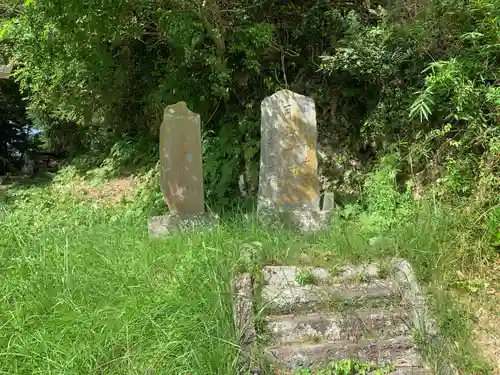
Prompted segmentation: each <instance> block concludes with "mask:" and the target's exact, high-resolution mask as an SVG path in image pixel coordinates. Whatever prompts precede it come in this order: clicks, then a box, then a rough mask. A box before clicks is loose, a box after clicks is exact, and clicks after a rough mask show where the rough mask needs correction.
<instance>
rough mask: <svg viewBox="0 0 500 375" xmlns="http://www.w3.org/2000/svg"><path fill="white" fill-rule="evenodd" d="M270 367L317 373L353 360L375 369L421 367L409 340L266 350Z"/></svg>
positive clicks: (340, 342)
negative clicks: (342, 361)
mask: <svg viewBox="0 0 500 375" xmlns="http://www.w3.org/2000/svg"><path fill="white" fill-rule="evenodd" d="M267 354H268V358H269V360H270V361H271V363H273V364H275V365H276V366H278V367H280V368H283V369H286V370H295V369H297V368H299V367H307V368H311V369H317V368H321V367H325V366H327V365H328V364H329V363H330V362H332V361H338V360H344V359H356V360H358V361H360V362H362V363H367V364H370V365H375V366H384V365H387V364H390V365H392V366H394V367H395V368H397V369H399V368H406V369H408V368H412V367H417V368H419V367H422V365H423V364H422V360H421V357H420V355H419V353H418V352H417V350H416V348H415V346H414V344H413V342H412V339H411V337H397V338H392V339H388V340H363V341H360V342H359V343H352V342H350V341H336V342H332V343H324V344H292V345H288V346H274V347H270V348H269V349H268V353H267Z"/></svg>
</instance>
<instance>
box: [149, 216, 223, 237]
mask: <svg viewBox="0 0 500 375" xmlns="http://www.w3.org/2000/svg"><path fill="white" fill-rule="evenodd" d="M218 223H219V216H217V215H215V214H213V213H208V212H205V213H201V214H193V215H179V214H167V215H163V216H153V217H150V218H149V219H148V230H149V236H150V237H155V238H161V237H167V236H170V235H172V234H174V233H178V232H195V231H197V230H206V229H212V228H213V227H214V226H216V225H217V224H218Z"/></svg>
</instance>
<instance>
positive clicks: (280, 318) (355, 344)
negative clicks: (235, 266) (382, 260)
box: [252, 260, 430, 375]
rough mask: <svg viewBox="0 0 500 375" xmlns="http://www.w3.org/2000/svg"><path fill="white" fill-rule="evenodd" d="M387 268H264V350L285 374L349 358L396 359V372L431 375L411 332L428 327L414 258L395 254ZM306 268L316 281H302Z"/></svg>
mask: <svg viewBox="0 0 500 375" xmlns="http://www.w3.org/2000/svg"><path fill="white" fill-rule="evenodd" d="M383 270H384V269H383V268H381V267H379V266H378V265H376V264H366V265H362V266H353V265H349V266H344V267H340V268H337V269H335V270H332V271H328V270H326V269H322V268H307V267H286V266H266V267H264V268H263V269H262V279H261V280H262V282H263V285H262V287H261V288H260V290H261V293H262V294H261V298H259V300H260V301H261V303H262V306H261V307H262V308H263V309H264V310H263V311H264V312H265V313H264V316H263V325H262V327H263V328H262V329H263V332H262V335H263V336H262V337H265V338H266V340H265V341H264V343H263V344H259V348H260V349H259V351H260V352H261V353H264V354H265V356H266V357H267V360H268V361H269V362H270V363H271V364H272V366H273V367H274V368H275V369H280V371H281V372H279V373H280V374H292V373H293V371H295V370H297V369H299V368H303V367H307V368H311V369H317V368H320V367H324V366H327V365H328V363H330V362H331V361H335V360H342V359H357V360H359V361H361V362H365V363H369V364H372V365H375V366H385V365H392V366H394V367H395V368H396V370H395V371H394V372H392V373H391V375H410V374H414V375H417V374H418V375H428V374H430V372H429V371H428V370H427V368H426V367H425V364H424V362H423V359H422V357H421V355H420V353H419V351H418V348H417V347H416V346H415V343H414V341H413V337H412V332H413V330H414V329H415V328H417V329H424V331H422V333H424V334H427V333H428V331H426V330H425V328H426V327H428V324H427V320H428V317H429V316H428V313H427V310H426V307H425V299H424V297H423V294H422V290H421V288H420V287H419V286H418V283H417V282H416V279H415V277H414V275H413V272H412V270H411V267H410V265H409V263H408V262H406V261H404V260H395V261H394V262H392V264H391V266H390V267H388V268H387V269H386V271H385V272H383ZM302 272H307V273H308V274H309V275H312V280H311V279H309V281H310V282H312V284H311V285H300V284H301V283H299V282H298V280H297V278H298V277H300V275H301V274H302ZM422 327H423V328H422ZM252 337H254V336H252ZM253 342H254V344H255V345H257V344H256V341H255V340H254V341H253Z"/></svg>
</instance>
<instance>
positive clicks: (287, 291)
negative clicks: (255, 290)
mask: <svg viewBox="0 0 500 375" xmlns="http://www.w3.org/2000/svg"><path fill="white" fill-rule="evenodd" d="M262 296H263V298H264V300H265V302H266V306H267V307H268V308H269V309H270V310H272V311H273V312H280V313H282V314H287V313H289V312H291V311H304V310H309V309H314V308H322V307H328V306H329V305H330V306H332V305H333V306H334V305H335V304H336V303H339V304H340V303H343V302H349V301H352V302H354V301H356V302H360V300H368V299H374V298H391V297H395V296H397V287H396V284H395V283H394V282H391V281H385V280H379V281H377V282H374V283H351V284H333V285H320V286H316V285H299V286H295V285H279V284H278V285H275V284H270V285H265V286H264V288H263V290H262Z"/></svg>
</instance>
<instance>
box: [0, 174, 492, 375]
mask: <svg viewBox="0 0 500 375" xmlns="http://www.w3.org/2000/svg"><path fill="white" fill-rule="evenodd" d="M114 183H115V182H114ZM80 185H81V184H80ZM80 185H78V184H68V183H67V181H66V182H64V181H59V182H58V181H57V180H55V181H54V182H52V183H51V184H49V185H47V186H44V187H31V188H29V187H10V188H8V189H4V190H3V191H0V215H1V219H0V373H1V374H9V375H15V374H30V375H34V374H43V375H50V374H58V375H59V374H64V375H83V374H99V375H101V374H102V375H104V374H106V375H118V374H120V375H122V374H127V375H129V374H130V375H132V374H134V375H136V374H137V375H139V374H140V375H145V374H150V375H153V374H176V375H177V374H178V375H181V374H186V375H187V374H192V375H210V374H214V375H215V374H217V375H234V374H235V361H236V358H237V354H238V346H237V344H236V340H235V332H234V327H233V324H232V310H231V290H230V280H231V279H232V277H233V275H234V274H235V272H237V271H238V270H240V269H241V266H242V258H241V255H242V254H243V253H244V252H245V251H248V250H249V249H250V250H251V251H253V252H254V253H255V255H256V258H257V260H258V262H259V263H262V264H263V263H275V264H278V263H284V262H288V263H298V262H300V263H305V264H315V265H325V266H333V265H335V264H339V263H343V262H345V261H354V262H361V261H363V262H366V261H370V260H377V259H381V258H385V257H390V256H403V257H406V258H408V259H409V260H410V261H411V262H412V264H413V265H414V267H415V270H416V272H417V274H418V276H419V277H420V279H421V280H422V281H423V282H424V284H425V285H426V286H427V287H428V290H429V297H430V298H429V300H430V302H431V305H432V307H433V309H434V311H435V312H436V316H437V318H438V323H439V326H440V328H441V330H442V334H443V337H442V339H440V340H439V342H436V343H424V349H425V351H426V354H427V355H428V357H429V358H430V359H431V360H432V363H434V364H436V366H437V365H438V364H439V363H440V362H442V359H443V358H451V359H453V360H454V361H455V362H456V364H457V366H458V367H459V368H461V369H466V370H467V371H468V372H469V373H473V374H491V373H493V370H492V368H491V367H490V365H489V364H488V363H487V362H486V361H485V360H484V358H483V357H482V356H481V355H480V352H479V351H478V350H477V347H476V346H475V345H474V343H473V338H474V336H473V330H472V327H473V326H472V325H471V322H472V321H473V319H472V314H471V310H472V309H474V307H473V305H467V304H460V303H459V301H460V299H459V298H458V297H457V295H456V290H462V291H463V290H465V292H464V293H465V294H466V295H469V296H470V295H471V293H472V292H470V291H469V292H467V288H465V289H464V285H465V287H467V286H470V285H469V284H467V282H465V284H464V285H462V284H460V285H459V286H460V287H461V289H460V288H458V289H457V287H456V286H457V282H458V281H459V279H460V278H459V274H457V271H459V272H462V274H463V273H467V272H472V271H474V272H476V274H477V272H479V270H483V269H484V268H483V266H482V264H479V263H477V264H474V263H473V262H479V261H481V262H482V261H483V259H484V257H483V256H482V255H483V254H480V253H478V251H473V252H471V250H470V249H469V248H468V247H467V246H470V242H468V241H466V240H467V239H466V238H465V239H464V238H463V237H460V236H457V229H460V228H459V227H458V228H457V225H459V224H457V223H460V220H458V219H457V218H456V217H453V215H451V214H450V212H448V211H443V210H441V209H438V208H436V207H433V206H428V205H424V204H423V205H421V206H419V208H418V209H414V210H413V211H412V213H411V214H408V215H406V218H407V222H405V223H403V222H402V223H400V225H398V226H397V227H396V228H395V229H394V230H391V231H385V232H384V236H383V237H381V239H380V240H378V241H375V243H373V244H372V245H369V239H370V238H372V237H373V236H374V235H377V233H376V231H375V230H371V229H370V230H367V229H366V228H367V224H366V220H364V221H363V220H362V221H361V222H360V221H349V220H341V219H340V218H339V219H338V220H337V221H336V224H335V225H334V227H333V228H332V230H331V231H330V232H328V233H325V234H321V235H315V236H307V237H305V236H299V235H297V234H294V233H291V232H288V231H283V230H279V229H276V228H262V227H258V226H257V225H256V223H255V221H254V220H253V219H252V218H251V217H250V218H244V217H243V215H238V214H235V215H234V216H233V217H227V218H225V219H224V220H223V222H222V225H221V226H220V228H218V229H217V230H214V231H212V232H205V233H198V234H192V235H189V236H178V237H172V238H169V239H168V240H166V241H154V240H150V239H149V238H148V236H147V230H146V214H145V213H144V210H143V207H141V206H139V205H138V203H137V202H140V201H141V198H140V197H139V196H134V193H133V192H131V194H129V195H127V194H123V191H122V190H127V189H125V188H123V187H122V188H121V191H120V194H121V198H120V199H115V197H116V195H113V194H111V196H113V199H108V200H106V199H104V198H102V197H100V196H99V191H108V190H109V184H107V185H103V186H101V187H99V186H94V187H92V188H90V187H89V188H87V190H85V189H81V188H77V186H80ZM113 186H121V185H120V184H116V183H115V185H113ZM106 187H107V188H108V190H106V189H107V188H106ZM82 191H84V193H82ZM85 191H86V193H85ZM108 193H109V191H108ZM117 194H118V193H117ZM2 196H3V198H1V197H2ZM132 197H133V198H132ZM101 198H102V199H101ZM370 228H371V227H370ZM467 233H468V232H466V233H465V234H464V236H465V235H467ZM471 264H474V269H473V270H471V266H470V265H471ZM457 275H458V276H457ZM464 278H465V280H469V279H468V278H467V277H466V275H465V276H464ZM491 287H492V285H489V288H491ZM450 288H453V293H452V292H450ZM487 289H488V288H486V289H485V288H483V287H480V288H479V289H478V290H477V291H476V292H477V293H476V295H477V298H476V299H477V300H479V299H478V298H480V296H481V295H482V294H481V293H486V294H487ZM467 293H468V294H467ZM486 294H485V295H486ZM462 295H463V294H462ZM488 295H489V294H488ZM489 296H491V295H489ZM436 370H437V371H438V373H439V369H438V368H437V367H436Z"/></svg>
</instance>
